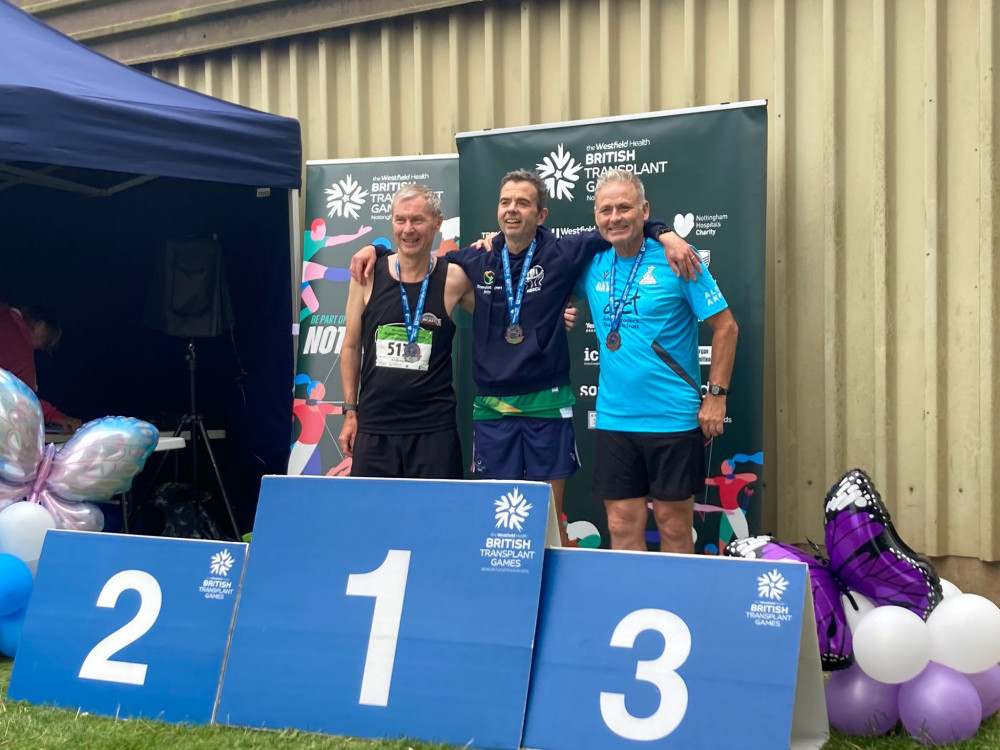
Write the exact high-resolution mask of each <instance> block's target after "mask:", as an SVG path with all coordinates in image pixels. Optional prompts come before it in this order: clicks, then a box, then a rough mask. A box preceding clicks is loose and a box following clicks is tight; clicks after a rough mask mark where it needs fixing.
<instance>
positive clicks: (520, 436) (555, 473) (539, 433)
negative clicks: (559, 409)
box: [472, 417, 580, 481]
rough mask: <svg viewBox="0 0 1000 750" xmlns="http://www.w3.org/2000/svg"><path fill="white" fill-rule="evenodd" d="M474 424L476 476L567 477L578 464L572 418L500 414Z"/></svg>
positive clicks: (488, 477) (473, 459) (501, 477)
mask: <svg viewBox="0 0 1000 750" xmlns="http://www.w3.org/2000/svg"><path fill="white" fill-rule="evenodd" d="M474 425H475V427H474V430H473V440H472V473H473V475H474V476H475V477H476V478H477V479H529V480H537V481H545V480H549V479H569V477H571V476H573V475H574V474H575V473H576V470H577V469H579V468H580V459H579V457H578V455H577V451H576V439H575V437H574V435H573V420H572V419H540V418H538V417H503V418H502V419H482V420H478V421H476V422H475V423H474Z"/></svg>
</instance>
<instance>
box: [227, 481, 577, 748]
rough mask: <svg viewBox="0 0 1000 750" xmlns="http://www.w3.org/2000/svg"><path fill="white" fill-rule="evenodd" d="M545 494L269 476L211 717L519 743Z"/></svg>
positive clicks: (539, 489)
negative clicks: (216, 700) (221, 685)
mask: <svg viewBox="0 0 1000 750" xmlns="http://www.w3.org/2000/svg"><path fill="white" fill-rule="evenodd" d="M549 496H550V490H549V487H548V485H546V484H542V483H535V482H489V481H482V482H461V481H432V480H402V479H347V478H344V479H332V478H325V477H265V478H264V481H263V483H262V485H261V495H260V503H259V505H258V510H257V520H256V523H255V531H254V538H253V544H252V546H253V552H252V554H251V555H250V561H249V564H248V566H247V575H246V583H245V588H244V593H243V598H242V600H241V603H240V610H239V613H238V615H237V620H236V627H235V629H234V631H233V640H232V646H231V649H230V656H229V661H228V665H227V668H226V674H225V678H224V680H223V687H222V694H221V699H220V704H219V710H218V714H217V716H218V719H217V720H218V722H219V723H229V724H240V725H249V726H266V727H272V728H284V727H296V728H299V729H305V730H309V731H321V732H327V733H332V734H343V735H352V736H356V737H383V736H389V737H393V736H402V735H407V736H411V737H417V738H421V739H426V740H432V741H445V742H450V743H453V744H457V745H465V744H467V743H469V744H471V745H473V746H475V747H497V748H517V747H518V744H519V739H520V735H521V729H522V721H523V716H524V709H525V702H526V698H527V688H528V677H529V674H530V666H531V655H532V645H533V642H534V634H535V623H536V617H537V610H538V597H539V592H540V588H541V572H542V564H543V560H544V558H543V554H544V546H545V540H546V533H547V527H548V520H549V514H550V509H549V505H550V499H549ZM553 520H554V519H553ZM551 531H552V532H553V533H554V531H555V528H554V525H553V527H552V529H551ZM556 538H558V537H556Z"/></svg>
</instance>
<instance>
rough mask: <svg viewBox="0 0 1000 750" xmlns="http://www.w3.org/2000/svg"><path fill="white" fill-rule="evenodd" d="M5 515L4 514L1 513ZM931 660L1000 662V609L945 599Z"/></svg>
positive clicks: (974, 664) (934, 627)
mask: <svg viewBox="0 0 1000 750" xmlns="http://www.w3.org/2000/svg"><path fill="white" fill-rule="evenodd" d="M0 515H2V514H0ZM927 628H928V630H929V631H930V633H931V638H932V640H933V646H932V648H931V659H933V660H934V661H936V662H938V663H939V664H944V665H945V666H947V667H951V668H952V669H957V670H958V671H959V672H966V673H971V672H984V671H986V670H987V669H989V668H990V667H992V666H993V665H994V664H996V663H997V662H998V661H1000V608H998V607H997V605H995V604H994V603H993V602H991V601H990V600H989V599H985V598H983V597H981V596H979V595H977V594H958V595H956V596H949V597H948V598H947V599H943V600H942V601H941V603H940V604H938V605H937V607H935V608H934V611H933V612H931V616H930V617H928V618H927Z"/></svg>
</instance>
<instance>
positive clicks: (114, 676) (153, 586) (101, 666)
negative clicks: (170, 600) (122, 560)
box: [80, 570, 163, 685]
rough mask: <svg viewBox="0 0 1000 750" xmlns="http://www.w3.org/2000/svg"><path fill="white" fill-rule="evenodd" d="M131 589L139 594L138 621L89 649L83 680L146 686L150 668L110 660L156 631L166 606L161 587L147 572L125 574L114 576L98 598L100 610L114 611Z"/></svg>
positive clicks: (125, 572) (126, 572)
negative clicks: (147, 670)
mask: <svg viewBox="0 0 1000 750" xmlns="http://www.w3.org/2000/svg"><path fill="white" fill-rule="evenodd" d="M130 589H131V590H134V591H138V592H139V611H138V612H136V613H135V617H133V618H132V619H131V620H129V621H128V622H127V623H125V624H124V625H123V626H122V627H120V628H119V629H118V630H116V631H115V632H114V633H112V634H111V635H109V636H108V637H107V638H105V639H104V640H103V641H101V642H100V643H98V644H97V645H96V646H94V647H93V648H92V649H90V653H89V654H87V658H86V659H84V660H83V664H82V665H81V666H80V678H81V679H84V680H101V681H102V682H122V683H124V684H126V685H142V684H144V683H145V682H146V666H147V665H145V664H138V663H135V662H130V661H115V660H113V659H111V658H109V657H111V656H114V655H115V654H116V653H118V652H119V651H121V650H122V649H123V648H125V647H126V646H128V645H129V644H130V643H134V642H135V641H137V640H138V639H139V638H141V637H142V636H144V635H145V634H146V631H147V630H149V629H150V628H151V627H153V623H154V622H156V618H157V617H158V616H159V614H160V607H161V606H162V604H163V593H162V592H161V591H160V584H158V583H157V582H156V579H155V578H153V576H151V575H150V574H149V573H146V572H145V571H142V570H123V571H121V572H120V573H115V574H114V575H113V576H111V578H109V579H108V582H107V583H105V584H104V588H102V589H101V593H100V594H99V595H98V597H97V606H98V607H104V608H107V609H114V608H115V605H116V604H117V603H118V597H119V596H121V595H122V593H123V592H125V591H128V590H130Z"/></svg>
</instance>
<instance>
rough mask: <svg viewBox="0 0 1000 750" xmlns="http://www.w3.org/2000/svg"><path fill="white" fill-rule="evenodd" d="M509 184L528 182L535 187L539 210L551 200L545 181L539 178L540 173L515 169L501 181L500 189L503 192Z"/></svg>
mask: <svg viewBox="0 0 1000 750" xmlns="http://www.w3.org/2000/svg"><path fill="white" fill-rule="evenodd" d="M508 182H528V183H530V184H532V185H534V186H535V190H536V192H537V193H538V210H539V211H541V210H542V209H544V208H545V204H546V203H547V202H548V200H549V190H548V188H547V187H545V181H544V180H542V178H541V177H539V176H538V172H535V171H534V170H531V169H515V170H514V171H513V172H508V173H507V174H505V175H504V176H503V179H502V180H500V189H501V190H503V186H504V185H506V184H507V183H508Z"/></svg>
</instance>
